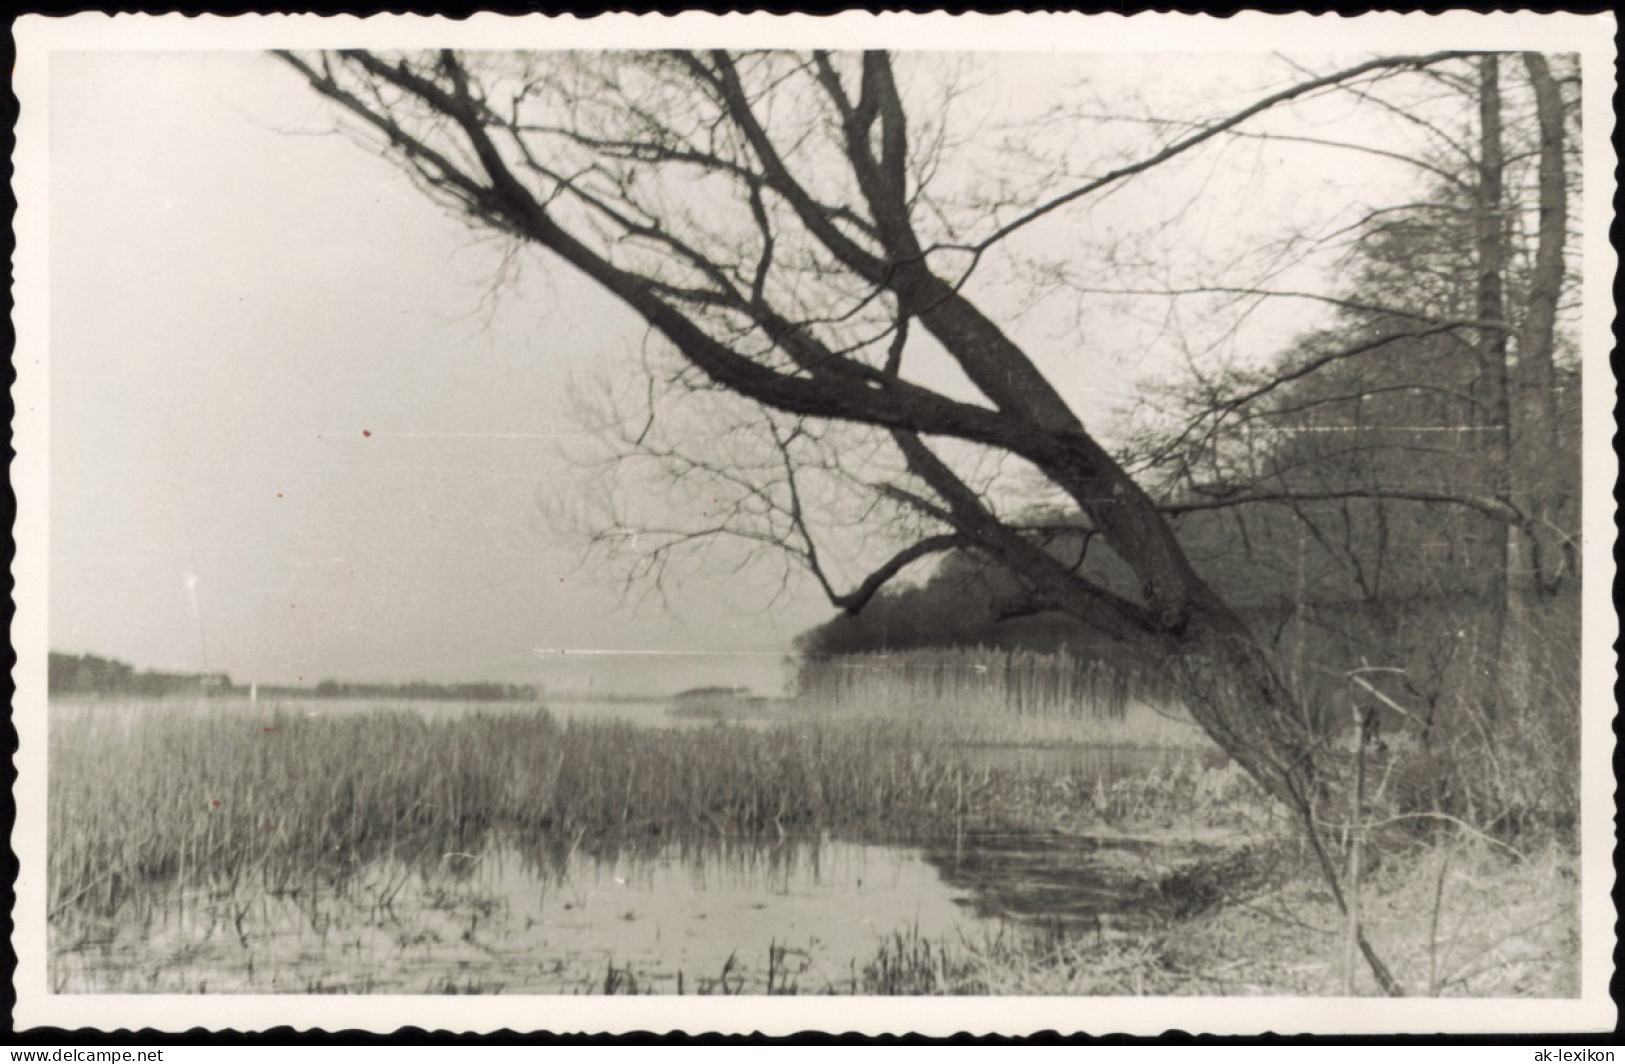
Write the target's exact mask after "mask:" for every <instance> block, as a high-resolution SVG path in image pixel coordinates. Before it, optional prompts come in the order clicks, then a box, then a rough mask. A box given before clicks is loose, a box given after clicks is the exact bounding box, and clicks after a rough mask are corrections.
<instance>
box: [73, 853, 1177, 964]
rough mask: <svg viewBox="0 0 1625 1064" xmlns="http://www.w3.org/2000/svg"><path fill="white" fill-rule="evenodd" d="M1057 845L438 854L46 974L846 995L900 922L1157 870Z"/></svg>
mask: <svg viewBox="0 0 1625 1064" xmlns="http://www.w3.org/2000/svg"><path fill="white" fill-rule="evenodd" d="M1041 843H1045V844H1041ZM1053 843H1054V840H1053V839H1047V840H1033V839H1025V840H1024V839H1020V838H1015V839H1012V838H995V839H970V840H963V839H962V840H957V845H956V843H955V842H954V841H945V842H943V843H942V844H940V845H938V846H934V847H931V846H928V847H899V846H882V845H870V844H862V843H853V842H846V841H840V840H834V839H828V838H825V839H787V840H782V841H781V842H779V843H778V844H776V845H771V846H760V845H748V846H733V847H728V846H722V845H720V844H717V843H714V842H711V843H694V844H689V845H684V844H680V843H677V844H670V845H668V846H666V847H665V848H663V849H661V850H657V851H654V852H646V853H643V854H639V855H636V856H631V855H628V856H622V857H607V858H594V857H589V856H587V855H584V854H571V855H569V856H568V857H567V858H566V859H565V860H564V862H563V864H562V866H561V865H559V864H558V862H557V861H556V859H554V860H546V861H544V860H541V859H539V858H538V857H536V856H532V855H526V854H524V853H522V852H519V851H518V850H514V849H507V850H498V851H493V852H490V853H486V854H483V855H446V856H445V857H444V858H443V859H442V867H440V868H438V869H430V870H427V871H424V870H418V871H413V870H409V869H406V868H404V867H387V866H384V865H380V866H377V867H374V868H371V869H368V870H366V871H365V872H363V873H360V874H358V876H357V877H356V878H355V880H354V881H353V882H351V883H349V884H347V885H346V887H345V889H344V890H343V891H342V893H339V894H333V893H332V892H331V891H329V893H328V895H327V896H325V897H324V896H321V895H320V894H319V893H318V894H316V895H315V896H311V895H308V894H307V895H305V896H303V897H290V896H280V897H271V896H268V895H263V894H262V895H260V896H257V897H254V896H244V895H241V894H239V895H237V896H235V897H213V898H211V897H209V896H206V895H204V894H201V893H193V894H190V895H188V896H187V897H185V898H176V899H173V901H172V903H171V904H170V905H168V906H165V907H164V908H163V909H161V910H155V911H152V912H150V913H148V914H146V916H145V917H144V918H142V919H140V920H136V921H132V920H130V919H121V920H120V921H119V922H118V924H117V925H116V926H115V925H105V926H99V925H97V924H95V923H93V922H80V923H78V924H75V925H74V926H71V927H70V926H62V927H54V928H53V929H52V964H51V978H52V983H53V986H54V987H55V988H56V990H57V991H58V992H63V993H75V992H92V993H97V992H99V993H120V992H124V993H128V992H159V993H164V992H167V993H232V992H241V993H328V992H331V993H447V992H456V993H532V994H559V993H604V992H606V991H609V990H614V991H619V992H627V991H632V992H653V993H677V992H686V993H723V992H727V993H758V994H759V993H766V992H768V991H769V989H770V988H771V989H772V990H773V991H775V992H786V991H791V992H799V993H829V992H851V991H852V990H853V989H861V987H862V985H863V983H862V976H863V972H864V967H865V965H866V964H867V963H869V962H871V961H872V959H873V958H874V956H875V955H876V952H877V951H878V950H879V948H880V947H881V946H882V945H883V944H884V943H886V942H888V941H892V942H895V941H896V940H897V937H898V936H899V935H901V936H902V937H903V938H904V940H910V939H914V938H918V939H923V940H927V941H930V942H932V943H941V942H943V941H944V940H947V941H949V942H951V943H963V944H967V945H972V946H974V945H976V944H979V943H985V942H988V941H991V940H992V939H994V938H996V937H998V936H999V935H1001V934H1006V933H1008V932H1009V931H1010V929H1011V928H1012V927H1013V926H1019V925H1021V924H1023V923H1031V922H1032V921H1033V920H1035V919H1037V920H1042V921H1046V922H1053V921H1056V920H1068V921H1070V920H1085V921H1087V920H1089V919H1090V918H1091V917H1092V916H1093V915H1094V914H1095V913H1096V912H1097V911H1099V910H1102V909H1108V908H1109V909H1112V910H1115V911H1116V913H1117V920H1118V922H1119V923H1121V922H1122V920H1123V919H1124V914H1125V913H1127V914H1128V918H1129V919H1132V918H1133V913H1132V911H1131V910H1132V908H1133V907H1132V905H1131V904H1128V905H1127V907H1126V908H1125V905H1126V903H1128V901H1129V898H1128V895H1127V893H1126V889H1127V887H1128V886H1129V885H1131V884H1132V883H1133V882H1134V881H1135V876H1136V874H1137V873H1139V872H1144V871H1149V870H1150V869H1151V868H1152V867H1153V865H1154V862H1153V861H1152V859H1151V855H1150V854H1148V853H1146V852H1145V848H1144V847H1143V846H1142V845H1139V844H1133V843H1122V842H1115V843H1105V844H1103V843H1101V842H1099V841H1094V842H1092V843H1089V844H1087V845H1084V846H1079V845H1076V844H1074V845H1073V846H1071V847H1070V848H1068V849H1063V850H1059V851H1057V850H1056V849H1055V848H1054V846H1053ZM1035 861H1036V862H1037V865H1038V866H1042V867H1043V868H1044V869H1045V874H1044V875H1041V876H1038V877H1036V878H1035V877H1034V876H1033V875H1031V874H1030V873H1031V871H1032V865H1033V862H1035ZM1080 886H1082V887H1084V888H1086V889H1081V890H1080V889H1079V888H1080ZM1063 896H1064V900H1063ZM1057 902H1060V903H1059V904H1057Z"/></svg>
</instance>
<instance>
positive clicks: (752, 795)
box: [49, 707, 996, 917]
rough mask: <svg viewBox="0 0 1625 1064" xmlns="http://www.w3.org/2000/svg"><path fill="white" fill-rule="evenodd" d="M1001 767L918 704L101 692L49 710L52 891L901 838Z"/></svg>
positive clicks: (288, 892)
mask: <svg viewBox="0 0 1625 1064" xmlns="http://www.w3.org/2000/svg"><path fill="white" fill-rule="evenodd" d="M994 783H995V774H994V773H992V772H991V771H990V770H988V769H985V768H983V769H978V768H976V767H975V766H974V764H973V763H972V761H971V760H970V759H969V755H968V754H967V752H966V751H964V750H963V749H960V748H958V747H956V746H955V745H953V744H952V743H950V742H948V741H946V740H945V739H943V738H942V737H941V736H939V735H935V734H933V733H932V731H931V730H930V729H928V728H926V727H924V726H923V725H920V724H909V723H889V722H867V723H864V722H848V723H841V724H826V723H806V724H800V725H794V726H790V725H786V726H781V727H776V728H772V729H767V730H762V729H750V728H735V727H716V728H702V729H688V730H651V729H644V728H638V727H636V726H633V725H629V724H620V723H615V722H574V721H572V722H568V723H560V722H558V721H557V720H555V719H554V718H553V717H552V716H551V715H549V714H548V713H546V712H545V711H537V712H532V713H517V714H516V713H501V714H487V713H480V712H473V713H470V714H467V715H463V716H455V717H454V716H442V717H439V718H436V719H424V718H423V717H420V716H418V715H415V714H412V713H409V712H375V713H366V714H360V713H358V714H347V715H334V716H308V715H305V714H303V713H300V712H297V711H295V712H277V713H273V714H271V715H268V716H266V715H261V716H254V715H252V714H246V713H240V712H237V713H232V712H205V713H199V712H194V711H187V710H184V709H175V710H169V709H163V708H157V709H142V710H128V711H121V710H120V709H119V708H118V707H103V708H102V709H100V710H98V711H94V712H79V713H76V714H72V715H69V716H65V717H64V718H63V719H59V720H54V721H53V723H52V731H51V742H50V805H49V832H50V911H51V913H52V914H53V915H57V914H61V913H64V912H67V911H70V910H71V911H78V912H84V913H91V914H96V915H99V916H103V917H108V916H112V915H114V914H117V913H119V912H120V911H121V910H122V909H123V908H124V907H125V906H127V905H136V906H137V907H140V906H142V905H145V904H147V903H149V902H150V901H152V900H153V899H154V898H160V897H162V896H163V895H164V894H165V893H166V892H168V891H170V890H171V889H174V888H196V889H200V890H202V891H205V892H206V893H207V894H209V895H210V896H214V897H222V898H229V897H233V896H239V895H242V894H243V893H244V892H245V891H250V892H259V891H264V892H268V893H270V894H272V895H275V896H294V897H317V896H319V895H320V893H321V892H322V891H330V890H334V889H339V888H342V887H343V886H344V885H345V883H346V882H348V881H350V880H352V879H354V878H355V877H356V876H357V874H358V873H359V872H361V870H363V869H367V868H371V867H373V866H374V865H375V864H377V863H379V862H383V863H384V864H385V865H387V866H389V867H399V868H406V869H415V870H419V871H423V872H428V871H433V872H435V873H436V874H440V875H450V876H455V875H456V874H457V872H458V869H459V867H462V866H468V865H471V864H472V862H475V861H477V860H479V859H480V857H481V855H482V854H484V853H485V852H487V850H488V849H490V848H491V847H492V846H493V845H494V844H499V843H511V842H514V841H519V842H522V843H523V848H524V849H525V851H526V852H527V853H533V854H536V855H539V856H538V859H539V860H548V859H555V860H558V861H560V862H561V863H562V861H563V860H564V859H565V858H567V857H568V856H570V855H572V854H574V853H575V852H578V851H582V852H588V853H596V852H612V851H616V850H618V849H620V848H624V847H634V848H635V847H637V846H639V845H661V844H664V843H666V842H668V841H669V840H673V839H682V838H705V839H718V838H740V839H747V838H765V839H774V838H783V837H785V836H787V835H792V834H805V833H817V832H819V831H840V832H844V833H848V834H852V835H858V836H863V837H870V838H896V837H903V836H907V835H910V834H916V833H919V832H921V831H926V830H934V831H937V832H940V831H942V830H943V829H944V825H947V826H948V829H949V830H953V829H955V827H958V828H963V827H964V826H965V825H966V823H967V822H968V821H972V820H974V819H975V817H976V816H977V815H978V812H977V808H976V804H977V803H978V802H979V801H984V800H986V799H988V798H989V797H990V795H991V794H992V792H993V791H994V790H996V787H995V786H994ZM380 889H381V890H382V894H383V897H384V898H385V902H386V903H387V897H388V889H387V885H386V886H385V887H383V888H380Z"/></svg>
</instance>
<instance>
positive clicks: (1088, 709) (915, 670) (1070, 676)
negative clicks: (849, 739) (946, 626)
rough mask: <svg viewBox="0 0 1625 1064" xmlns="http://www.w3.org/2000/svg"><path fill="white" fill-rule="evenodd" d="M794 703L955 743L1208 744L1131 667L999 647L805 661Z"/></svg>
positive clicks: (830, 716)
mask: <svg viewBox="0 0 1625 1064" xmlns="http://www.w3.org/2000/svg"><path fill="white" fill-rule="evenodd" d="M798 683H799V693H798V695H797V698H796V702H795V704H796V706H797V707H798V708H799V709H800V710H801V711H802V712H804V713H805V714H807V715H811V716H817V717H819V718H822V719H826V720H837V719H874V718H885V719H892V720H903V721H908V722H913V723H919V724H923V725H927V726H930V727H931V728H933V729H936V730H938V731H939V732H941V733H943V734H946V735H948V736H950V737H951V738H952V739H953V740H954V741H957V742H968V743H993V744H1023V745H1051V744H1066V743H1074V744H1076V743H1087V744H1089V745H1094V746H1099V745H1121V746H1159V747H1162V746H1179V747H1193V748H1197V747H1209V746H1211V745H1212V743H1211V740H1209V739H1208V738H1207V737H1206V736H1205V735H1204V734H1203V733H1202V732H1201V730H1200V729H1199V728H1197V727H1196V726H1195V724H1194V723H1192V722H1191V720H1190V718H1189V716H1188V715H1187V714H1185V713H1184V712H1183V711H1182V710H1180V709H1178V708H1174V707H1171V706H1165V705H1163V704H1162V703H1163V701H1164V699H1163V695H1164V694H1165V693H1164V692H1161V691H1159V690H1157V689H1156V686H1155V685H1154V684H1151V683H1149V682H1148V681H1147V680H1146V679H1145V678H1144V677H1141V676H1139V675H1138V674H1136V673H1133V672H1130V671H1124V670H1121V669H1115V668H1111V667H1108V666H1106V665H1103V664H1101V663H1100V662H1096V661H1089V660H1085V659H1081V658H1077V657H1074V656H1073V655H1071V654H1069V653H1067V652H1066V651H1065V650H1062V651H1059V652H1057V653H1054V654H1041V653H1036V652H1033V651H1027V650H1004V649H1000V648H997V647H946V648H935V649H917V650H906V651H899V652H896V653H870V654H847V655H842V656H839V657H832V658H828V659H825V660H821V661H808V662H804V663H803V664H802V666H801V669H800V672H799V676H798Z"/></svg>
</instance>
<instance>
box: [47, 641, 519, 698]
mask: <svg viewBox="0 0 1625 1064" xmlns="http://www.w3.org/2000/svg"><path fill="white" fill-rule="evenodd" d="M47 683H48V685H49V690H50V693H51V694H52V695H120V696H125V697H135V698H165V697H170V696H174V695H203V696H206V697H211V698H212V697H225V696H234V695H246V694H248V692H249V687H248V685H246V684H234V683H232V680H231V676H230V675H229V674H227V673H223V672H213V673H195V672H191V673H188V672H162V671H158V670H139V671H138V670H137V669H136V668H135V666H133V665H128V664H126V663H124V662H122V661H114V660H112V659H109V658H101V657H97V656H96V655H94V654H82V655H73V654H59V653H57V652H55V651H52V652H51V654H50V659H49V666H48V672H47ZM259 693H260V694H261V695H265V696H268V697H287V698H389V699H406V700H423V701H430V700H435V701H445V702H533V701H537V700H539V699H540V698H541V696H542V695H541V688H539V687H537V686H536V685H535V684H502V683H451V684H439V683H426V682H424V681H421V680H414V681H411V682H409V683H400V684H385V683H341V682H339V681H337V680H323V681H322V682H321V683H319V684H317V685H316V686H315V687H295V686H289V685H282V684H276V685H273V684H262V685H260V686H259Z"/></svg>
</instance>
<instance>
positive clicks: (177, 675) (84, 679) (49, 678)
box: [46, 651, 231, 698]
mask: <svg viewBox="0 0 1625 1064" xmlns="http://www.w3.org/2000/svg"><path fill="white" fill-rule="evenodd" d="M46 682H47V684H48V685H49V688H50V693H51V694H53V695H84V694H105V695H133V696H136V697H138V698H163V697H165V696H168V695H180V694H198V693H200V692H202V693H207V694H220V693H224V692H226V691H229V690H230V689H231V677H230V676H228V675H226V674H225V673H223V672H216V673H195V672H194V673H184V672H158V671H156V670H153V671H140V672H138V671H137V670H136V668H135V666H134V665H127V664H125V663H124V662H122V661H113V660H111V659H109V658H99V657H97V656H96V655H94V654H84V655H80V656H77V657H76V656H74V655H72V654H58V653H56V652H55V651H52V652H51V655H50V664H49V666H48V668H47V675H46Z"/></svg>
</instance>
